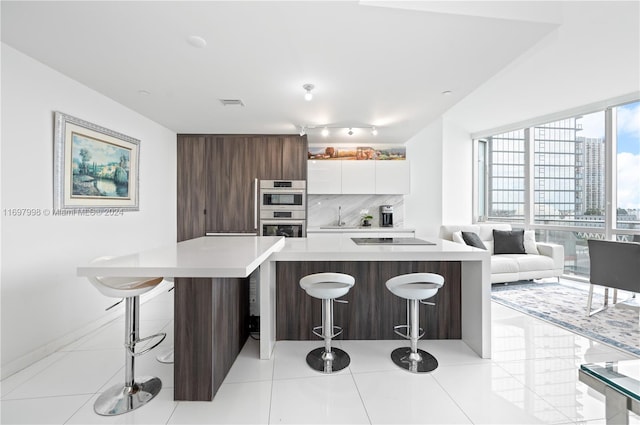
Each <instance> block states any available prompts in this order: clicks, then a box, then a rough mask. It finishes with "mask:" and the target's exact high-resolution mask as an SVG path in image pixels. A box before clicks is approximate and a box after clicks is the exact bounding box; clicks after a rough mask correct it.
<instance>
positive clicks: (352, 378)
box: [349, 367, 373, 424]
mask: <svg viewBox="0 0 640 425" xmlns="http://www.w3.org/2000/svg"><path fill="white" fill-rule="evenodd" d="M349 372H350V374H351V380H352V381H353V385H355V386H356V391H357V392H358V397H360V402H361V403H362V408H363V409H364V413H365V414H366V415H367V420H368V421H369V424H373V421H372V420H371V415H369V410H368V409H367V404H366V403H365V401H364V398H363V397H362V393H361V392H360V387H358V383H357V382H356V377H355V375H354V373H353V371H352V370H351V367H349Z"/></svg>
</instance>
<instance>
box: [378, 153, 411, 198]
mask: <svg viewBox="0 0 640 425" xmlns="http://www.w3.org/2000/svg"><path fill="white" fill-rule="evenodd" d="M375 163H376V191H375V193H376V194H380V195H394V194H400V195H407V194H409V193H410V192H411V172H410V163H409V161H375Z"/></svg>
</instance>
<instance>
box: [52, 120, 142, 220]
mask: <svg viewBox="0 0 640 425" xmlns="http://www.w3.org/2000/svg"><path fill="white" fill-rule="evenodd" d="M139 151H140V140H138V139H134V138H132V137H129V136H126V135H124V134H121V133H118V132H115V131H113V130H110V129H108V128H105V127H101V126H98V125H96V124H93V123H90V122H88V121H84V120H81V119H79V118H76V117H72V116H70V115H66V114H63V113H61V112H55V135H54V208H55V209H56V210H61V211H71V212H73V211H75V212H76V213H83V214H84V213H88V214H96V215H97V214H98V213H100V214H102V213H103V212H117V213H121V212H123V211H127V210H128V211H138V205H139V204H138V201H139V200H138V169H139V167H138V166H139V161H140V155H139Z"/></svg>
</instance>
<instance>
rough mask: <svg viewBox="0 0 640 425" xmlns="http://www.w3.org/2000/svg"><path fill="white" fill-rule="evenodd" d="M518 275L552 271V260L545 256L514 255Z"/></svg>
mask: <svg viewBox="0 0 640 425" xmlns="http://www.w3.org/2000/svg"><path fill="white" fill-rule="evenodd" d="M515 257H516V258H515V260H516V261H517V262H518V267H519V269H520V270H519V271H520V273H526V272H534V271H538V270H553V258H551V257H547V256H545V255H516V256H515Z"/></svg>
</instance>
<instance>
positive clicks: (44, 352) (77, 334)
mask: <svg viewBox="0 0 640 425" xmlns="http://www.w3.org/2000/svg"><path fill="white" fill-rule="evenodd" d="M172 286H173V282H168V281H166V280H164V281H162V282H161V283H160V284H159V285H158V286H156V287H155V288H154V289H152V290H151V291H149V292H147V293H146V294H143V295H141V296H140V303H145V302H147V301H149V300H150V299H152V298H154V297H156V296H158V295H159V294H161V293H163V292H166V291H167V290H169V288H171V287H172ZM123 311H124V310H123V307H121V308H115V309H112V310H109V311H107V312H105V314H104V316H102V317H101V318H99V319H98V320H95V321H93V322H91V323H88V324H86V325H85V326H83V327H81V328H80V329H77V330H75V331H73V332H69V333H68V334H66V335H64V336H62V337H60V338H58V339H56V340H53V341H51V342H49V343H47V344H45V345H43V346H41V347H38V348H36V349H35V350H33V351H31V352H29V353H27V354H25V355H23V356H21V357H20V358H19V359H16V360H14V361H12V362H9V363H7V364H3V365H2V368H1V370H0V380H1V379H5V378H8V377H9V376H11V375H13V374H14V373H17V372H20V371H21V370H22V369H25V368H27V367H29V366H31V365H32V364H34V363H36V362H38V361H40V360H42V359H44V358H45V357H47V356H48V355H51V354H53V353H55V352H56V351H59V350H61V349H62V348H64V347H66V346H67V345H69V344H71V343H73V342H75V341H77V340H79V339H80V338H82V337H84V336H86V335H89V334H90V333H91V332H95V331H96V330H98V329H99V328H101V327H102V326H104V325H106V324H107V323H109V322H112V321H114V320H116V319H118V318H120V317H122V315H123Z"/></svg>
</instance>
